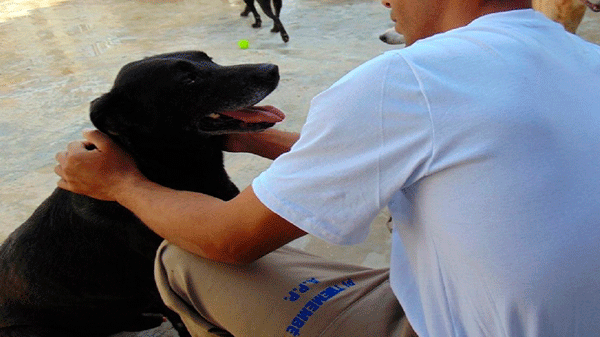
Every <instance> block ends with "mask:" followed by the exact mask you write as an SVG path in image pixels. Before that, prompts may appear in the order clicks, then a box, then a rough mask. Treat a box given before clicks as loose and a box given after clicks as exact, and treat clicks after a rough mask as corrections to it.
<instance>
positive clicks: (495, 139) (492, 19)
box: [253, 10, 600, 337]
mask: <svg viewBox="0 0 600 337" xmlns="http://www.w3.org/2000/svg"><path fill="white" fill-rule="evenodd" d="M253 189H254V191H255V193H256V195H257V196H258V198H259V199H260V200H261V201H262V202H263V203H264V204H265V205H266V206H267V207H269V208H270V209H271V210H273V211H274V212H276V213H277V214H279V215H280V216H282V217H283V218H285V219H287V220H288V221H290V222H292V223H293V224H294V225H296V226H298V227H300V228H302V229H303V230H305V231H307V232H309V233H311V234H313V235H316V236H318V237H321V238H323V239H325V240H327V241H329V242H332V243H337V244H354V243H358V242H360V241H362V240H364V239H365V237H366V236H367V234H368V231H369V225H370V223H371V221H372V220H373V218H374V217H375V216H376V214H377V213H378V212H379V211H380V210H381V209H382V208H383V207H385V206H386V205H387V206H389V209H390V211H391V213H392V215H393V219H394V230H393V234H392V235H393V240H392V257H391V266H390V268H391V283H392V288H393V290H394V293H395V294H396V296H397V297H398V299H399V301H400V303H401V304H402V306H403V308H404V309H405V311H406V313H407V315H408V318H409V320H410V322H411V323H412V325H413V327H414V328H415V330H416V332H417V333H418V334H419V335H420V336H422V337H426V336H434V337H446V336H510V337H515V336H586V337H588V336H600V48H599V47H598V46H596V45H593V44H590V43H587V42H585V41H583V40H582V39H580V38H579V37H577V36H575V35H572V34H568V33H566V32H564V30H563V28H562V26H560V25H558V24H556V23H554V22H552V21H550V20H548V19H546V18H545V17H543V15H542V14H539V13H537V12H534V11H533V10H519V11H511V12H504V13H496V14H490V15H486V16H484V17H481V18H478V19H477V20H475V21H473V22H472V23H471V24H469V25H468V26H466V27H462V28H459V29H455V30H452V31H449V32H446V33H443V34H438V35H435V36H432V37H430V38H427V39H423V40H421V41H418V42H416V43H415V44H413V45H412V46H410V47H408V48H405V49H401V50H395V51H390V52H386V53H385V54H383V55H381V56H379V57H377V58H375V59H373V60H371V61H369V62H367V63H365V64H364V65H362V66H360V67H359V68H357V69H355V70H354V71H352V72H350V73H349V74H348V75H346V76H345V77H343V78H342V79H341V80H339V81H338V82H337V83H335V84H334V85H333V86H332V87H331V88H329V89H328V90H326V91H325V92H323V93H321V94H320V95H318V96H317V97H315V98H314V100H313V102H312V105H311V108H310V112H309V114H308V117H307V121H306V125H305V126H304V127H303V129H302V132H301V138H300V140H299V141H298V142H297V143H296V144H295V145H294V147H293V148H292V150H291V151H290V152H289V153H287V154H284V155H282V156H281V157H280V158H278V159H277V160H276V161H275V162H274V163H273V164H272V166H271V167H270V168H269V169H268V170H267V171H266V172H264V173H263V174H262V175H260V176H259V177H258V178H257V179H255V181H254V182H253Z"/></svg>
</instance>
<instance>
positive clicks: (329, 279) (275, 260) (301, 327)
mask: <svg viewBox="0 0 600 337" xmlns="http://www.w3.org/2000/svg"><path fill="white" fill-rule="evenodd" d="M155 277H156V282H157V285H158V288H159V290H160V293H161V296H162V298H163V301H164V302H165V303H166V304H167V306H169V307H170V308H171V309H173V310H174V311H175V312H177V313H178V314H179V315H180V316H181V317H182V320H183V321H184V323H185V324H186V326H187V328H188V330H189V331H190V333H191V334H192V335H193V336H214V335H212V334H210V333H207V331H211V332H213V333H217V334H219V333H223V332H229V333H231V334H232V335H234V336H236V337H243V336H248V337H262V336H265V337H271V336H308V337H312V336H336V337H339V336H347V337H352V336H357V337H358V336H400V335H401V330H402V324H401V319H402V318H403V316H404V312H403V311H402V308H401V307H400V305H399V304H398V301H397V300H396V298H395V296H394V295H393V293H392V290H391V288H390V285H389V270H388V269H370V268H365V267H361V266H354V265H347V264H340V263H335V262H330V261H326V260H324V259H322V258H319V257H317V256H314V255H310V254H307V253H305V252H302V251H300V250H296V249H292V248H289V247H282V248H280V249H278V250H276V251H274V252H272V253H270V254H268V255H266V256H264V257H262V258H261V259H259V260H257V261H255V262H254V263H251V264H248V265H245V266H232V265H227V264H223V263H217V262H213V261H210V260H206V259H203V258H200V257H198V256H196V255H193V254H191V253H188V252H186V251H184V250H182V249H181V248H179V247H177V246H175V245H172V244H169V243H167V242H163V244H162V245H161V247H160V248H159V250H158V253H157V258H156V267H155Z"/></svg>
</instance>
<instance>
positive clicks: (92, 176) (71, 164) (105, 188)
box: [54, 130, 145, 201]
mask: <svg viewBox="0 0 600 337" xmlns="http://www.w3.org/2000/svg"><path fill="white" fill-rule="evenodd" d="M83 137H84V138H85V140H83V141H75V142H71V143H69V145H68V147H67V151H66V152H59V153H57V154H56V161H58V165H57V166H56V167H55V168H54V172H56V174H58V175H59V176H60V177H61V179H60V180H59V181H58V187H60V188H62V189H65V190H68V191H71V192H74V193H77V194H84V195H87V196H89V197H92V198H95V199H100V200H107V201H116V200H117V195H118V193H119V191H120V190H122V188H121V186H122V184H124V183H126V182H131V181H132V180H135V179H141V180H143V179H145V177H144V176H143V175H142V174H141V173H140V172H139V170H138V169H137V167H136V165H135V162H134V161H133V159H132V158H131V156H129V154H127V153H126V152H125V151H123V150H122V149H121V148H120V147H119V146H118V145H117V144H115V143H114V142H113V141H112V140H111V139H110V138H109V137H108V136H107V135H105V134H103V133H102V132H100V131H98V130H86V131H84V132H83Z"/></svg>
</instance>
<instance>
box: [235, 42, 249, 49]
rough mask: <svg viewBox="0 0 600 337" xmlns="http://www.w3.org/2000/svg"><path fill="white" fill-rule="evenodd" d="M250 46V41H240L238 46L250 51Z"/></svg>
mask: <svg viewBox="0 0 600 337" xmlns="http://www.w3.org/2000/svg"><path fill="white" fill-rule="evenodd" d="M249 45H250V43H249V42H248V40H239V41H238V46H240V48H241V49H248V46H249Z"/></svg>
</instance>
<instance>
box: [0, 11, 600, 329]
mask: <svg viewBox="0 0 600 337" xmlns="http://www.w3.org/2000/svg"><path fill="white" fill-rule="evenodd" d="M242 9H243V1H242V0H164V1H161V0H136V1H133V0H105V1H89V0H14V1H6V0H0V112H1V114H0V160H1V162H2V165H0V214H1V215H2V216H1V217H0V241H1V240H3V239H4V238H5V237H6V235H8V234H9V233H10V232H11V231H12V230H13V229H14V228H15V227H17V226H18V225H19V224H20V223H21V222H23V221H24V220H25V219H26V218H27V217H28V216H29V215H30V214H31V212H32V211H33V210H34V209H35V207H37V205H39V203H40V202H41V201H42V200H43V199H45V198H46V197H47V196H48V195H49V194H50V192H51V191H52V190H53V189H54V187H55V184H56V180H57V178H56V176H55V175H54V173H53V172H52V170H53V167H54V159H53V157H54V154H55V153H56V152H57V151H62V150H63V149H64V148H65V146H66V144H67V143H68V142H69V141H71V140H74V139H78V138H80V132H81V129H83V128H85V127H89V126H90V123H89V121H88V117H87V113H88V105H89V102H90V101H91V100H92V99H94V98H96V97H97V96H99V95H100V94H102V93H104V92H106V91H107V90H108V89H109V88H110V86H111V83H112V81H113V79H114V76H115V75H116V73H117V71H118V70H119V69H120V67H121V66H122V65H124V64H125V63H127V62H129V61H133V60H136V59H139V58H142V57H144V56H149V55H152V54H156V53H163V52H167V51H176V50H184V49H199V50H204V51H205V52H207V53H208V54H209V55H211V56H212V57H213V58H214V60H215V61H216V62H218V63H222V64H235V63H261V62H272V63H276V64H278V65H279V67H280V71H281V82H280V85H279V88H278V89H277V90H276V92H275V93H273V94H272V95H271V96H270V97H268V98H267V99H266V100H265V103H268V104H273V105H276V106H278V107H280V108H281V109H282V110H284V111H285V112H286V113H287V115H288V117H287V119H286V121H285V122H284V123H282V124H281V125H280V127H281V128H283V129H287V130H294V131H298V130H300V127H301V126H302V123H303V122H304V119H305V116H306V112H307V110H308V106H309V103H310V99H311V98H312V97H313V96H314V95H315V94H317V93H318V92H320V91H321V90H323V89H325V88H326V87H328V86H329V85H331V84H332V83H333V82H334V81H335V80H337V79H338V78H340V77H341V76H342V75H343V74H345V73H346V72H347V71H349V70H350V69H352V68H354V67H355V66H357V65H359V64H360V63H362V62H364V61H366V60H368V59H370V58H372V57H373V56H375V55H378V54H380V53H381V52H383V51H385V50H389V49H392V48H398V47H397V46H396V47H394V46H388V45H385V44H383V43H382V42H380V41H379V40H378V38H377V37H378V35H379V34H380V33H381V32H383V31H384V30H385V29H387V28H389V27H391V22H390V20H389V12H388V10H386V9H385V8H383V7H382V6H381V4H380V2H379V1H376V0H286V1H284V8H283V12H282V14H281V17H282V21H283V24H284V25H285V27H286V29H287V31H288V33H289V35H290V42H289V43H287V44H284V43H283V42H282V40H281V38H280V37H279V36H278V35H276V34H273V33H270V32H269V30H270V27H271V22H270V20H269V19H268V18H266V17H265V16H263V22H264V27H263V28H262V29H252V28H250V24H251V21H252V20H251V19H249V18H241V17H240V16H239V13H240V12H241V11H242ZM578 33H579V35H581V36H582V37H583V38H585V39H588V40H590V41H593V42H595V43H600V14H594V13H591V12H589V11H588V13H587V14H586V17H585V18H584V22H583V23H582V25H581V27H580V30H579V32H578ZM239 39H247V40H249V41H250V48H249V49H246V50H241V49H239V48H238V46H237V41H238V40H239ZM268 164H269V161H266V160H262V159H259V158H256V157H253V156H249V155H240V154H236V155H229V156H227V164H226V165H227V168H228V170H229V172H230V175H231V176H232V178H233V179H234V180H235V182H236V183H237V184H238V185H239V186H240V187H244V186H246V185H248V184H249V183H250V181H251V180H252V178H253V177H254V176H256V175H257V174H258V173H259V172H260V171H261V170H263V169H264V168H266V167H267V166H268ZM386 220H387V216H386V215H385V214H384V213H382V214H380V215H379V216H378V217H377V219H376V220H375V221H374V225H373V227H372V231H371V235H370V236H369V238H368V240H367V241H366V242H364V243H362V244H360V245H357V246H354V247H335V246H331V245H328V244H326V243H324V242H322V241H320V240H317V239H315V238H312V237H306V238H303V239H300V240H298V241H296V242H294V243H293V245H295V246H296V247H299V248H302V249H305V250H307V251H311V252H314V253H317V254H320V255H323V256H326V257H329V258H333V259H337V260H340V261H345V262H353V263H358V264H363V265H368V266H373V267H379V266H386V265H387V264H388V263H389V255H388V253H389V232H388V230H387V228H386V226H385V222H386ZM131 336H175V333H174V332H173V330H172V329H170V328H169V325H168V324H165V325H163V326H162V327H160V328H158V329H155V330H152V331H147V332H143V333H139V334H120V335H119V337H131Z"/></svg>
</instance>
